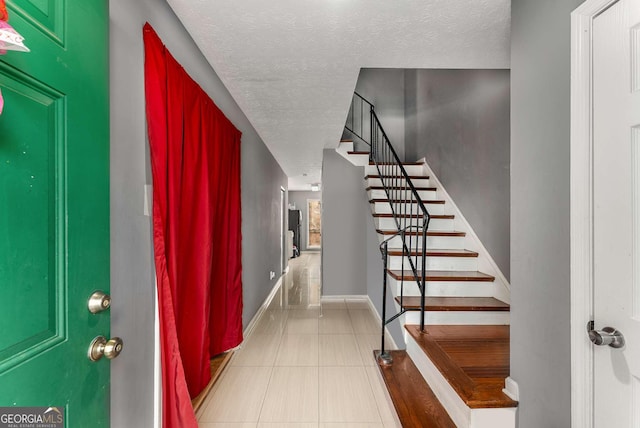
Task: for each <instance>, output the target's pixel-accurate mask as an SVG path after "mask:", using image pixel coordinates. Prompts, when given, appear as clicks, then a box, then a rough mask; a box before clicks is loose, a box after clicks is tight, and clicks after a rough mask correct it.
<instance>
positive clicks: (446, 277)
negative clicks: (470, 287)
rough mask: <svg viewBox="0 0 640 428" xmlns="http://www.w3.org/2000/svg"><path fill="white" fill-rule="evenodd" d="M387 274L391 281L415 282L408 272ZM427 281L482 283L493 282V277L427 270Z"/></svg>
mask: <svg viewBox="0 0 640 428" xmlns="http://www.w3.org/2000/svg"><path fill="white" fill-rule="evenodd" d="M387 272H388V273H389V275H391V277H392V278H393V279H396V280H400V279H404V280H405V281H415V277H414V276H413V272H412V271H410V270H405V271H401V270H397V269H387ZM426 275H427V278H426V279H427V281H483V282H493V281H494V280H495V277H493V276H491V275H487V274H486V273H482V272H477V271H458V270H451V271H450V270H428V271H426Z"/></svg>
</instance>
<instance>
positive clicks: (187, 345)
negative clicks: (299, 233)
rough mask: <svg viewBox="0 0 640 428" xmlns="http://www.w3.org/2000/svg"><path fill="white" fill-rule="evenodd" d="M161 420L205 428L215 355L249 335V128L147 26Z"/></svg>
mask: <svg viewBox="0 0 640 428" xmlns="http://www.w3.org/2000/svg"><path fill="white" fill-rule="evenodd" d="M143 37H144V44H145V93H146V110H147V126H148V132H149V146H150V149H151V166H152V174H153V238H154V252H155V262H156V273H157V277H158V300H159V312H160V335H161V353H162V383H163V426H164V427H165V428H189V427H197V423H196V421H195V416H194V415H193V409H192V407H191V402H190V398H191V397H195V396H196V395H197V394H198V393H200V392H201V391H202V389H203V388H204V387H205V386H206V385H207V383H208V382H209V379H210V367H209V360H210V358H211V356H213V355H217V354H219V353H221V352H224V351H226V350H228V349H231V348H233V347H235V346H237V345H239V344H240V342H241V341H242V265H241V260H242V252H241V251H242V250H241V242H242V239H241V223H240V221H241V210H240V208H241V206H240V137H241V133H240V131H238V130H237V129H236V128H235V127H234V126H233V124H232V123H231V122H230V121H229V120H228V119H227V118H226V117H225V116H224V114H223V113H222V112H221V111H220V109H218V107H217V106H216V105H215V104H214V102H213V101H212V100H211V99H210V98H209V96H208V95H207V94H206V93H205V92H204V91H203V90H202V89H201V88H200V86H198V84H197V83H196V82H195V81H193V79H191V78H190V77H189V75H188V74H187V73H186V72H185V70H184V69H183V68H182V67H181V66H180V64H179V63H178V62H177V61H176V60H175V59H174V58H173V57H172V56H171V54H170V53H169V51H168V50H167V49H166V47H165V46H164V45H163V44H162V41H161V40H160V38H159V37H158V35H157V34H156V33H155V31H154V30H153V28H152V27H151V26H150V25H149V24H148V23H147V24H145V26H144V29H143Z"/></svg>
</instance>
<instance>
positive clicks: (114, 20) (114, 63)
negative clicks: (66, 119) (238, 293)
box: [109, 0, 287, 428]
mask: <svg viewBox="0 0 640 428" xmlns="http://www.w3.org/2000/svg"><path fill="white" fill-rule="evenodd" d="M109 10H110V23H111V25H110V26H111V28H110V31H111V35H110V43H111V47H110V56H111V65H110V68H111V69H110V75H111V78H110V80H111V82H110V85H111V89H110V95H111V290H112V297H113V307H112V309H111V326H112V334H113V335H118V336H121V337H122V338H123V339H124V341H125V352H124V353H123V354H122V356H121V357H120V358H118V359H117V360H114V361H113V362H111V367H112V376H111V387H112V393H111V415H112V421H111V425H112V426H114V427H119V428H128V427H132V428H137V427H151V426H153V364H152V361H153V320H154V305H153V296H154V287H155V284H154V267H153V250H152V239H151V219H150V217H146V216H144V213H143V206H144V202H143V201H144V185H145V184H150V183H151V176H150V168H149V161H148V148H147V147H148V145H147V143H146V123H145V110H144V109H145V104H144V80H143V78H144V77H143V44H142V26H143V24H144V23H145V21H149V22H150V23H151V25H153V26H154V28H155V29H156V31H157V32H158V34H159V35H160V37H161V38H162V39H163V41H164V42H165V43H166V44H167V46H168V48H169V49H170V50H171V52H172V53H173V55H174V56H175V57H176V58H177V60H178V61H180V62H181V63H182V65H183V66H184V67H185V69H186V70H187V71H188V72H189V73H190V74H191V76H192V77H193V78H194V79H195V80H196V81H198V82H199V83H200V85H201V86H202V87H203V88H204V90H205V91H207V92H208V93H209V94H210V95H211V96H212V98H213V99H214V101H215V102H216V104H217V105H218V106H219V107H220V108H221V109H222V110H223V111H224V112H225V114H226V115H227V117H229V118H230V119H231V120H232V121H233V123H234V124H235V125H236V127H238V128H239V129H240V130H241V131H242V132H243V136H242V204H243V226H242V233H243V275H244V278H243V279H244V299H245V301H244V312H243V321H244V324H245V325H246V324H247V322H248V321H249V319H250V318H251V317H252V316H253V314H254V313H255V312H256V310H257V308H258V307H259V305H260V304H261V303H262V301H263V300H264V298H265V297H266V295H267V294H268V292H269V290H270V289H271V288H272V286H273V285H274V283H275V280H276V279H277V278H276V279H274V280H273V281H268V274H269V271H270V270H273V271H275V272H279V271H280V269H279V268H278V265H279V263H280V257H279V251H280V243H279V234H280V223H279V221H280V214H279V212H280V194H279V190H280V186H284V187H285V188H286V186H287V181H286V177H285V175H284V173H283V172H282V170H281V169H280V167H279V166H278V164H277V163H276V162H275V160H274V159H273V157H272V156H271V153H270V152H269V151H268V150H267V149H266V147H265V146H264V144H263V143H262V141H261V140H260V138H259V137H258V136H257V134H256V133H255V131H254V130H253V128H252V127H251V125H250V124H249V122H248V120H247V119H246V118H245V116H244V115H243V113H242V111H241V110H240V109H239V108H238V106H237V105H236V103H235V102H234V101H233V99H232V98H231V96H230V95H229V93H228V92H227V90H226V89H225V87H224V86H223V85H222V83H221V82H220V80H219V79H218V77H217V76H216V75H215V73H214V72H213V70H212V69H211V67H210V66H209V64H208V63H207V62H206V61H205V59H204V58H203V57H202V55H201V54H200V52H199V50H198V49H197V48H196V46H195V44H194V43H193V41H192V40H191V38H190V37H189V35H188V34H187V33H186V31H185V30H184V28H183V27H182V25H181V24H180V22H179V21H178V19H177V18H176V17H175V15H174V14H173V12H172V11H171V9H170V8H169V6H168V5H167V4H166V2H164V1H161V0H139V1H136V2H130V1H125V0H111V1H110V5H109Z"/></svg>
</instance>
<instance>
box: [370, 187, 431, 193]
mask: <svg viewBox="0 0 640 428" xmlns="http://www.w3.org/2000/svg"><path fill="white" fill-rule="evenodd" d="M389 189H392V190H406V191H409V190H410V188H408V187H402V186H393V187H389ZM414 189H416V190H426V191H430V192H435V191H436V190H438V189H437V188H436V187H416V186H414ZM365 190H384V186H369V187H367V188H366V189H365Z"/></svg>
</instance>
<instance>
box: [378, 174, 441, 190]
mask: <svg viewBox="0 0 640 428" xmlns="http://www.w3.org/2000/svg"><path fill="white" fill-rule="evenodd" d="M372 175H377V174H372ZM404 183H405V181H404V178H397V179H394V180H393V181H392V184H393V185H394V186H397V187H402V186H404V185H405V184H404ZM411 183H412V184H413V186H414V187H429V179H428V178H426V177H425V178H412V179H411ZM380 186H382V180H381V179H379V178H368V179H367V187H380Z"/></svg>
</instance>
